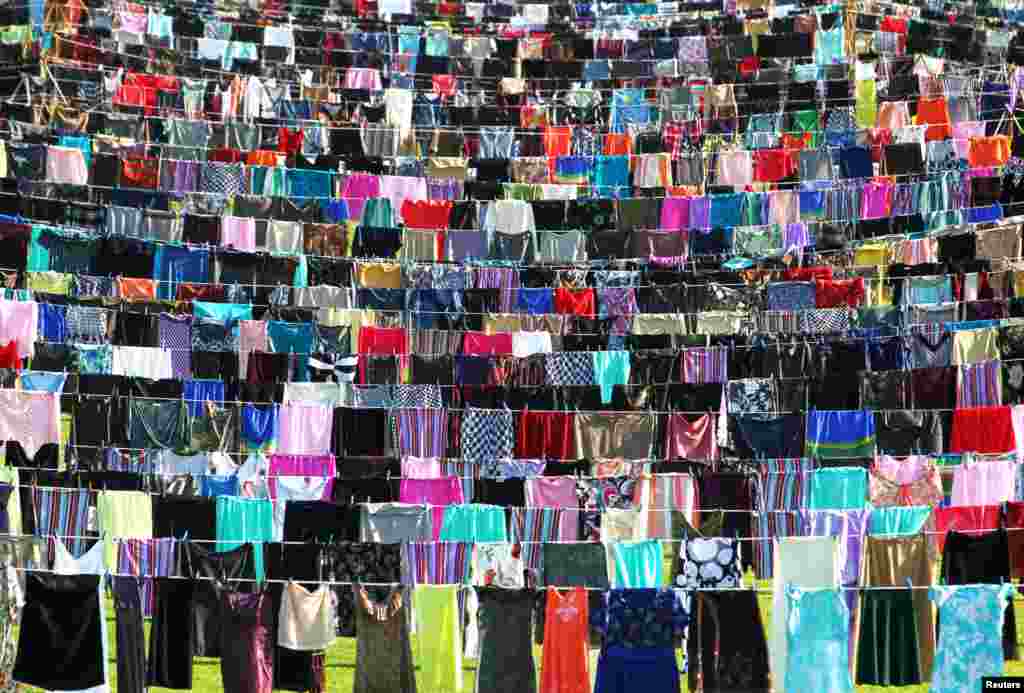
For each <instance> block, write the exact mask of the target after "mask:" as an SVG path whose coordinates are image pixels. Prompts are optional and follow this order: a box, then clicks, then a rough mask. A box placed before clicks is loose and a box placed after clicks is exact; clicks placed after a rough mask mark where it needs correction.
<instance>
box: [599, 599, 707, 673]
mask: <svg viewBox="0 0 1024 693" xmlns="http://www.w3.org/2000/svg"><path fill="white" fill-rule="evenodd" d="M593 622H594V627H595V628H596V629H597V630H599V631H600V632H601V633H602V634H603V635H604V644H603V646H602V648H601V658H600V659H599V660H598V662H597V682H596V685H595V688H594V693H635V692H636V691H643V692H644V693H679V667H678V665H677V663H676V651H675V642H676V639H677V638H678V637H681V636H683V635H685V633H686V627H687V625H689V623H690V593H689V592H686V591H685V590H672V589H627V590H610V591H608V592H606V593H605V594H604V604H603V606H602V608H601V609H600V610H599V611H597V612H596V613H594V614H593Z"/></svg>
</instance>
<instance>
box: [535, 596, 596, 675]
mask: <svg viewBox="0 0 1024 693" xmlns="http://www.w3.org/2000/svg"><path fill="white" fill-rule="evenodd" d="M587 609H588V602H587V592H586V590H585V589H584V588H583V587H574V588H572V589H571V590H568V591H566V592H563V593H560V592H559V591H558V590H557V589H555V588H553V587H549V588H548V594H547V606H546V617H545V619H544V653H543V659H542V660H541V670H540V693H590V674H589V673H588V652H587V642H588V640H589V636H588V633H589V626H588V624H587V620H588V611H587Z"/></svg>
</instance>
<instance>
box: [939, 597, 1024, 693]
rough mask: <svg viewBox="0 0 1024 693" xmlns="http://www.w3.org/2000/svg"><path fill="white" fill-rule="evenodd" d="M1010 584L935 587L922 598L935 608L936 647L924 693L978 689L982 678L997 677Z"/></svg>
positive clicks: (1001, 673)
mask: <svg viewBox="0 0 1024 693" xmlns="http://www.w3.org/2000/svg"><path fill="white" fill-rule="evenodd" d="M1013 590H1014V586H1013V585H1011V584H1009V583H1007V584H1003V585H957V586H943V587H940V586H935V587H932V588H931V589H930V590H928V596H929V597H931V599H932V601H933V602H935V603H936V604H937V605H938V607H939V620H940V621H941V623H942V630H941V631H940V632H939V647H938V650H937V651H936V653H935V666H934V668H933V669H932V686H931V689H930V693H961V691H980V690H982V686H981V677H982V676H1002V675H1003V669H1004V667H1005V664H1006V662H1005V660H1004V658H1003V644H1002V632H1003V621H1004V619H1005V613H1006V607H1007V606H1008V605H1009V606H1010V607H1011V608H1012V604H1011V600H1010V596H1011V595H1012V594H1013Z"/></svg>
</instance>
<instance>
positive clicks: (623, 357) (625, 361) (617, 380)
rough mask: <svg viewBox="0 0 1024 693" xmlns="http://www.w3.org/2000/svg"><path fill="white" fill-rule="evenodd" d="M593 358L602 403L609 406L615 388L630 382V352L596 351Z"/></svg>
mask: <svg viewBox="0 0 1024 693" xmlns="http://www.w3.org/2000/svg"><path fill="white" fill-rule="evenodd" d="M591 358H593V359H594V376H595V379H596V380H597V384H598V385H600V386H601V403H602V404H608V403H610V402H611V401H612V391H613V390H614V388H615V386H616V385H625V384H626V383H628V382H629V352H628V351H595V352H592V356H591Z"/></svg>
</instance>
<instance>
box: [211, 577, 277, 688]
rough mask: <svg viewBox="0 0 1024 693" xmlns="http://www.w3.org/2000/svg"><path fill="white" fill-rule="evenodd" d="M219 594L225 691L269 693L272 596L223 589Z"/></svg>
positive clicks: (272, 648) (222, 676)
mask: <svg viewBox="0 0 1024 693" xmlns="http://www.w3.org/2000/svg"><path fill="white" fill-rule="evenodd" d="M219 591H220V593H221V631H220V637H221V641H220V673H221V679H222V681H223V689H224V693H271V691H272V690H273V687H274V643H273V641H272V640H271V633H272V631H271V624H272V623H273V613H272V612H271V599H270V597H269V595H267V594H266V592H265V591H264V590H260V591H259V592H257V593H255V594H247V593H244V592H236V591H233V590H229V589H226V588H222V589H220V590H219Z"/></svg>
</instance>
